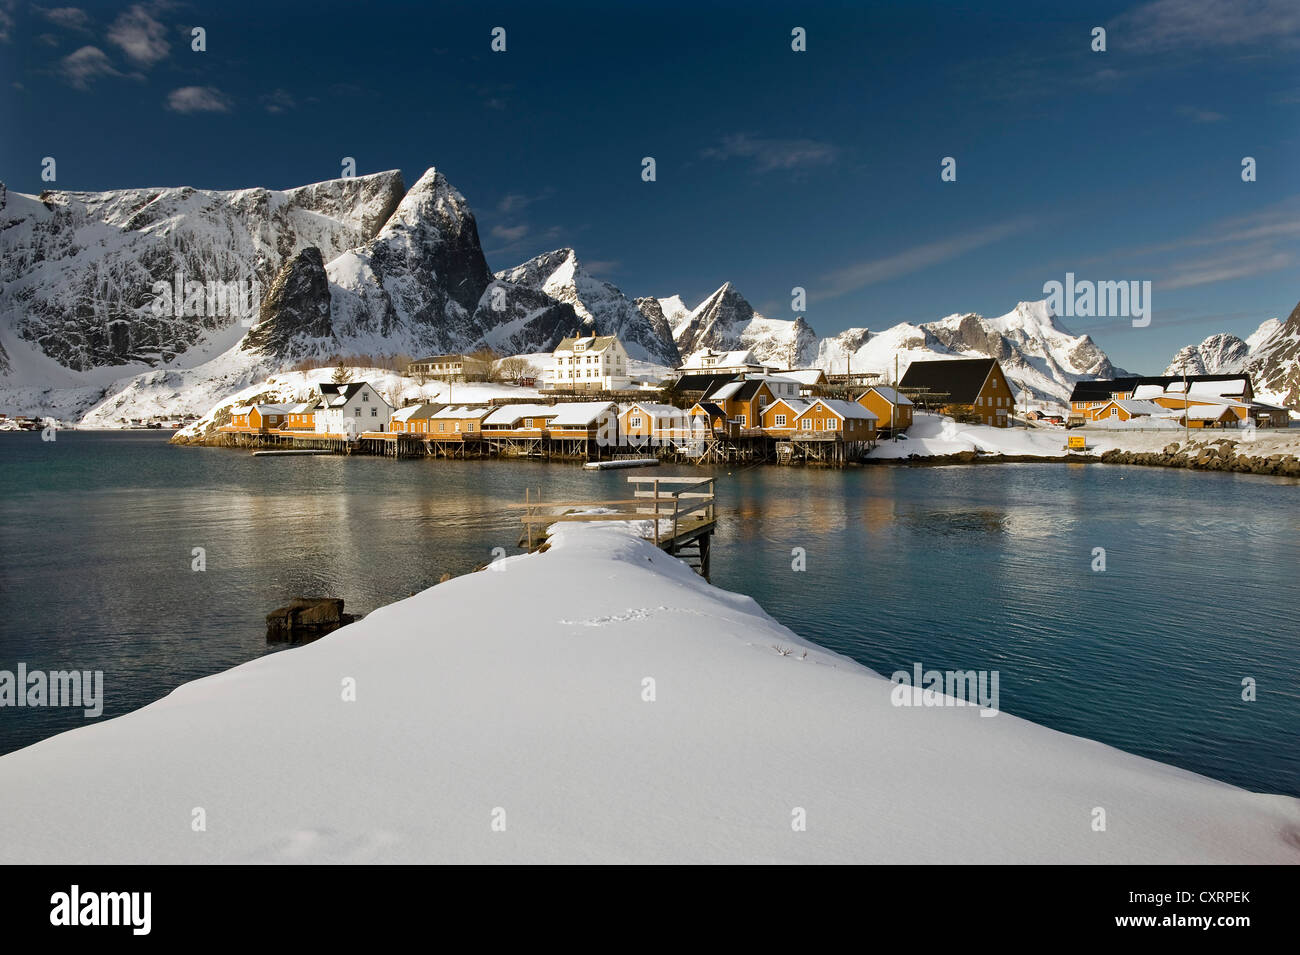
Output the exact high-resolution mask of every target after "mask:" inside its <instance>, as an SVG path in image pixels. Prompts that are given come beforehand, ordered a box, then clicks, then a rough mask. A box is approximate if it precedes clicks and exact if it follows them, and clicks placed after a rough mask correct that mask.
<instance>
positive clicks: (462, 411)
mask: <svg viewBox="0 0 1300 955" xmlns="http://www.w3.org/2000/svg"><path fill="white" fill-rule="evenodd" d="M491 413H492V409H491V408H473V407H470V406H469V405H455V406H452V407H447V408H443V409H442V410H441V411H439V412H436V413H435V414H433V415H431V416H430V419H431V420H432V419H437V418H442V419H443V420H448V419H451V418H457V419H459V418H485V417H487V416H488V415H489V414H491Z"/></svg>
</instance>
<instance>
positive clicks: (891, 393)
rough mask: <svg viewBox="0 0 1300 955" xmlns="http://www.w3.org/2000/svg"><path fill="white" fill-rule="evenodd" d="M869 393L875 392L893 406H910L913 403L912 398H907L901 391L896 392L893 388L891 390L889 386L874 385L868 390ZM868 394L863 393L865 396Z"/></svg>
mask: <svg viewBox="0 0 1300 955" xmlns="http://www.w3.org/2000/svg"><path fill="white" fill-rule="evenodd" d="M867 391H874V392H875V393H876V394H878V395H880V397H882V398H884V399H885V400H886V401H888V402H889V403H890V404H891V405H898V406H899V407H902V406H903V405H910V404H911V403H912V399H911V398H909V397H907V395H905V394H903V393H902V392H901V391H895V390H894V389H893V388H890V387H889V386H888V385H872V386H871V387H870V388H868V389H867ZM866 393H867V392H866V391H864V392H863V394H866Z"/></svg>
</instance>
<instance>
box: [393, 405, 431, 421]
mask: <svg viewBox="0 0 1300 955" xmlns="http://www.w3.org/2000/svg"><path fill="white" fill-rule="evenodd" d="M440 408H442V405H440V404H431V403H429V402H427V401H426V402H421V403H420V404H414V405H407V406H406V407H405V408H402V409H400V410H399V411H394V412H393V414H392V420H393V421H410V420H411V419H412V418H432V417H433V416H434V415H435V414H436V413H437V412H438V410H439V409H440Z"/></svg>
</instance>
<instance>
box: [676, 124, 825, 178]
mask: <svg viewBox="0 0 1300 955" xmlns="http://www.w3.org/2000/svg"><path fill="white" fill-rule="evenodd" d="M700 155H701V156H703V157H704V158H705V159H720V160H727V159H749V160H752V161H753V162H754V164H755V165H756V166H757V167H758V171H759V172H771V171H773V170H776V169H801V168H803V167H806V166H826V165H830V164H831V163H833V162H835V160H836V159H838V158H839V149H838V148H837V147H835V146H832V145H831V144H830V143H823V142H818V141H816V140H813V139H765V138H761V137H755V136H749V135H746V134H744V133H739V134H737V135H734V136H727V137H725V138H723V140H722V141H721V142H720V143H718V145H716V146H710V147H708V148H707V149H705V150H704V151H703V152H701V153H700Z"/></svg>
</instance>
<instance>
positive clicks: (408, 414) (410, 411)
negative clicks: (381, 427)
mask: <svg viewBox="0 0 1300 955" xmlns="http://www.w3.org/2000/svg"><path fill="white" fill-rule="evenodd" d="M445 407H447V406H446V405H445V404H440V403H437V402H428V401H426V402H421V403H420V404H414V405H407V406H406V407H405V408H399V409H398V410H397V411H394V412H393V414H392V417H390V418H389V419H388V427H389V430H390V431H393V432H396V433H397V434H428V433H429V431H430V427H429V425H430V421H431V420H432V419H433V416H434V415H435V414H437V413H438V412H439V411H441V410H442V409H443V408H445Z"/></svg>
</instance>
